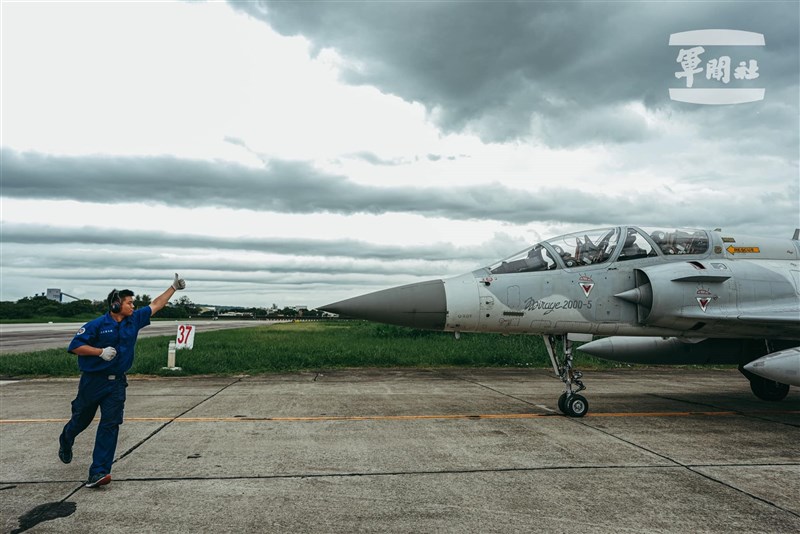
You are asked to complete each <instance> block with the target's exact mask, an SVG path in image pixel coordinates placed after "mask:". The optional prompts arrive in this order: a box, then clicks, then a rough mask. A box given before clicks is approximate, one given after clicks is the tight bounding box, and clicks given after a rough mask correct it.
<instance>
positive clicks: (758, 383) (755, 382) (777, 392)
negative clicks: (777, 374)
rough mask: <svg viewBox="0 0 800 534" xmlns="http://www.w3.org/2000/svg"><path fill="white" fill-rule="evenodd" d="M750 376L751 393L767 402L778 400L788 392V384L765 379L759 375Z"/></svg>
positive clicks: (783, 397)
mask: <svg viewBox="0 0 800 534" xmlns="http://www.w3.org/2000/svg"><path fill="white" fill-rule="evenodd" d="M748 378H750V389H751V390H752V391H753V395H755V396H756V397H758V398H759V399H761V400H765V401H768V402H779V401H782V400H783V399H785V398H786V395H788V394H789V385H788V384H781V383H780V382H775V381H774V380H767V379H766V378H761V377H760V376H752V377H748Z"/></svg>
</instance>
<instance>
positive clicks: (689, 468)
mask: <svg viewBox="0 0 800 534" xmlns="http://www.w3.org/2000/svg"><path fill="white" fill-rule="evenodd" d="M440 373H441V372H440ZM441 374H442V375H444V376H448V377H451V378H456V379H458V380H463V381H465V382H469V383H470V384H475V385H476V386H480V387H482V388H485V389H488V390H490V391H493V392H495V393H497V394H499V395H503V396H505V397H509V398H511V399H514V400H516V401H519V402H522V403H524V404H527V405H529V406H538V405H536V404H533V403H531V402H529V401H526V400H524V399H520V398H519V397H515V396H514V395H510V394H508V393H504V392H502V391H500V390H498V389H495V388H493V387H490V386H487V385H485V384H481V383H480V382H477V381H475V380H470V379H468V378H464V377H461V376H457V375H456V376H454V375H452V374H450V373H441ZM651 395H652V394H651ZM652 396H654V397H658V398H663V399H666V400H677V401H680V402H688V403H690V404H697V405H699V406H708V407H711V408H715V409H720V408H719V407H718V406H714V405H711V404H704V403H698V402H691V401H684V400H682V399H675V398H670V397H662V396H659V395H652ZM734 412H736V413H738V414H740V415H742V416H744V417H752V418H753V419H759V420H764V421H769V422H773V423H778V424H788V425H789V426H793V427H794V426H797V425H794V424H791V423H780V422H778V421H771V420H770V419H765V418H760V417H756V416H749V415H747V414H744V413H742V412H739V411H738V410H734ZM566 419H567V420H568V421H571V422H574V423H575V424H579V425H583V426H584V427H586V428H590V429H592V430H595V431H597V432H600V433H601V434H605V435H606V436H608V437H610V438H613V439H616V440H618V441H621V442H623V443H627V444H628V445H630V446H632V447H635V448H637V449H640V450H642V451H644V452H647V453H649V454H652V455H654V456H657V457H659V458H662V459H664V460H666V461H668V462H672V463H673V464H675V467H677V468H682V469H685V470H687V471H689V472H691V473H693V474H695V475H699V476H700V477H702V478H705V479H706V480H709V481H711V482H715V483H717V484H719V485H721V486H724V487H726V488H728V489H730V490H733V491H735V492H737V493H741V494H743V495H746V496H748V497H750V498H752V499H755V500H757V501H760V502H763V503H764V504H766V505H768V506H771V507H773V508H776V509H778V510H780V511H782V512H786V513H788V514H791V515H793V516H795V517H800V514H798V513H796V512H793V511H791V510H787V509H786V508H783V507H782V506H779V505H778V504H776V503H774V502H772V501H769V500H767V499H764V498H762V497H759V496H757V495H754V494H752V493H750V492H749V491H746V490H743V489H741V488H738V487H736V486H734V485H732V484H729V483H727V482H724V481H722V480H719V479H716V478H714V477H712V476H710V475H707V474H705V473H702V472H700V471H698V470H697V469H696V468H695V467H696V466H692V465H688V464H684V463H681V462H679V461H677V460H675V459H674V458H670V457H669V456H666V455H664V454H661V453H659V452H656V451H654V450H651V449H648V448H647V447H645V446H643V445H640V444H638V443H634V442H632V441H630V440H627V439H625V438H623V437H620V436H617V435H615V434H612V433H611V432H607V431H605V430H603V429H600V428H596V427H594V426H592V425H589V424H587V423H585V422H584V421H581V420H580V419H577V418H574V417H567V418H566ZM714 467H724V466H714ZM595 469H596V468H595ZM519 470H520V471H522V470H527V469H519Z"/></svg>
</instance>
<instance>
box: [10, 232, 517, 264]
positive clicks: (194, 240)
mask: <svg viewBox="0 0 800 534" xmlns="http://www.w3.org/2000/svg"><path fill="white" fill-rule="evenodd" d="M500 240H501V241H502V240H503V238H502V237H501V238H500ZM3 242H4V243H20V244H26V245H58V244H67V243H78V244H83V245H113V246H121V247H138V248H150V247H163V248H168V249H192V248H198V249H216V250H218V251H219V250H221V251H224V250H230V251H245V252H260V253H268V254H281V255H290V256H325V257H345V258H354V259H377V260H385V261H399V260H406V259H411V260H424V261H440V260H445V259H446V260H450V259H458V260H477V259H481V258H484V257H485V253H483V252H480V250H476V249H465V248H458V247H455V246H453V245H450V244H446V243H435V244H431V245H409V246H394V245H378V244H374V243H367V242H364V241H357V240H355V239H334V240H322V239H301V238H294V237H293V238H279V237H269V238H255V237H235V238H229V237H215V236H203V235H197V234H181V233H167V232H152V231H144V230H124V229H119V228H113V229H108V228H100V227H83V228H69V227H54V226H46V225H36V224H19V223H5V224H4V225H3ZM476 248H477V249H481V248H483V247H476ZM506 252H507V253H509V254H510V253H511V252H514V251H512V250H506Z"/></svg>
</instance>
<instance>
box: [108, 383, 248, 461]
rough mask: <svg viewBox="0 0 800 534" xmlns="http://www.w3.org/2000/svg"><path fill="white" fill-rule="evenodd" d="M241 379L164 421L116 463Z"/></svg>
mask: <svg viewBox="0 0 800 534" xmlns="http://www.w3.org/2000/svg"><path fill="white" fill-rule="evenodd" d="M241 381H242V379H241V378H237V379H236V380H234V381H233V382H231V383H230V384H227V385H226V386H224V387H222V388H221V389H220V390H219V391H216V392H214V393H213V394H211V395H209V396H208V397H206V398H205V399H203V400H201V401H200V402H198V403H197V404H195V405H194V406H192V407H190V408H187V409H186V410H184V411H183V412H182V413H180V414H178V415H176V416H175V417H173V418H171V419H170V420H169V421H167V422H166V423H164V424H163V425H161V426H159V427H158V428H157V429H155V430H154V431H152V432H151V433H150V434H149V435H148V436H147V437H145V438H144V439H142V440H141V441H140V442H139V443H137V444H136V445H134V446H133V447H131V448H130V449H128V450H127V451H125V452H124V453H123V454H122V455H121V456H119V457H118V458H117V459H116V460H114V463H117V462H119V461H120V460H122V459H123V458H125V457H126V456H128V455H129V454H131V453H132V452H133V451H135V450H136V449H138V448H139V447H141V446H142V445H144V444H145V443H146V442H147V441H148V440H149V439H150V438H152V437H153V436H155V435H156V434H158V433H159V432H161V431H162V430H164V429H165V428H166V427H168V426H169V425H171V424H172V423H174V422H175V420H176V419H180V418H181V417H183V416H184V415H186V414H187V413H189V412H191V411H192V410H194V409H195V408H197V407H198V406H200V405H201V404H203V403H204V402H207V401H209V400H211V399H213V398H214V397H216V396H217V395H219V394H220V393H222V392H223V391H225V390H226V389H228V388H229V387H231V386H233V385H234V384H238V383H239V382H241Z"/></svg>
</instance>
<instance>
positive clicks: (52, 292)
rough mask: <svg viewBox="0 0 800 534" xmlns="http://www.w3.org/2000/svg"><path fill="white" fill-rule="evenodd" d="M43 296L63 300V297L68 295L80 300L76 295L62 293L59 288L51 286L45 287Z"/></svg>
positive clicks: (58, 300) (57, 300)
mask: <svg viewBox="0 0 800 534" xmlns="http://www.w3.org/2000/svg"><path fill="white" fill-rule="evenodd" d="M44 296H45V297H47V298H48V300H54V301H56V302H64V297H69V298H71V299H74V300H81V299H79V298H78V297H73V296H72V295H70V294H69V293H64V292H63V291H61V290H60V289H56V288H52V287H48V288H47V293H46V294H44Z"/></svg>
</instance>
